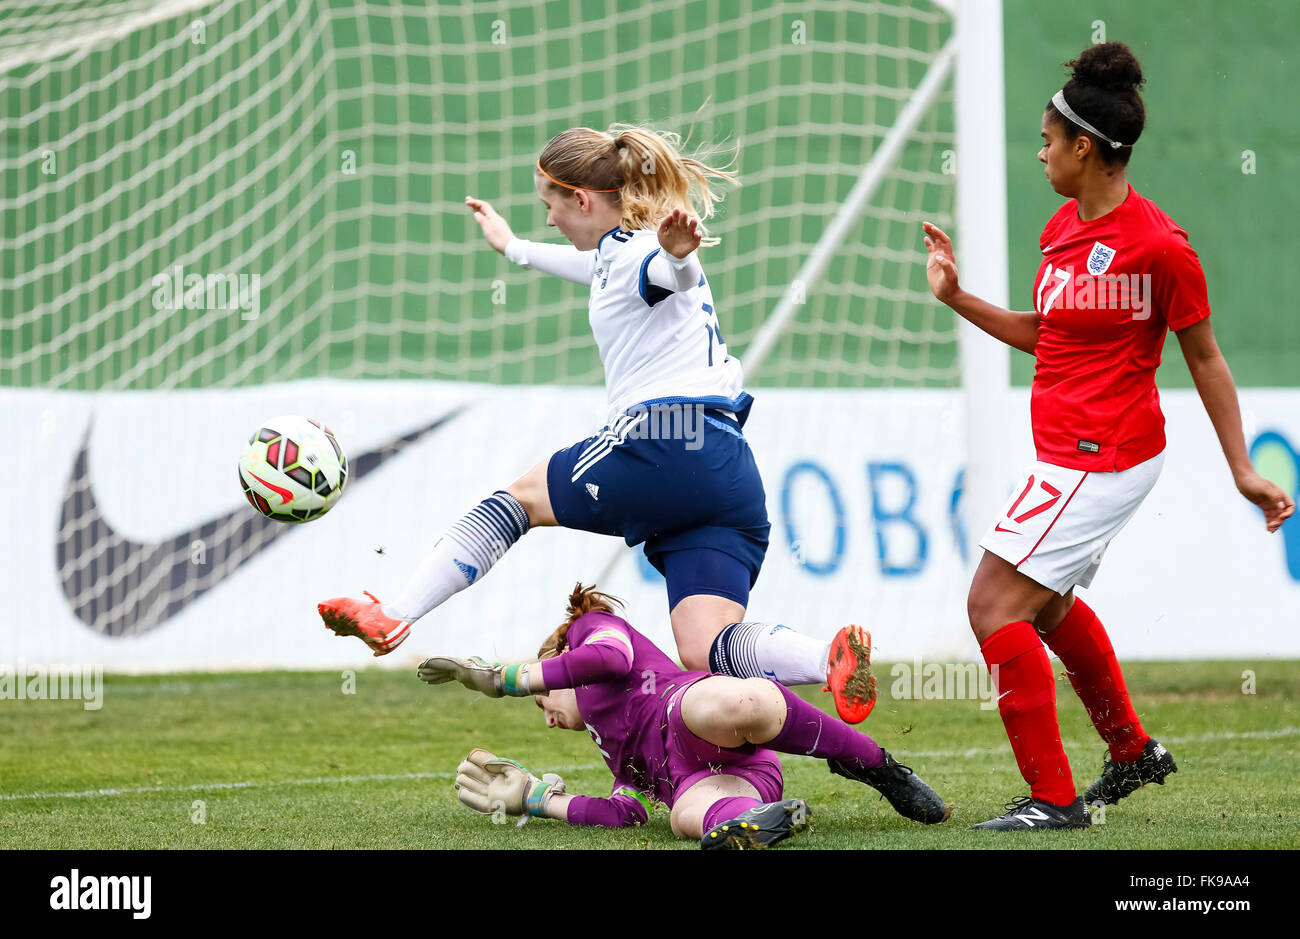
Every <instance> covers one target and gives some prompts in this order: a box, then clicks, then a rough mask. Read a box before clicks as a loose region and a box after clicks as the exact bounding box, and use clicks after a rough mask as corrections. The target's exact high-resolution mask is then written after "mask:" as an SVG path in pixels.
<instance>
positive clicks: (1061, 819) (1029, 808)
mask: <svg viewBox="0 0 1300 939" xmlns="http://www.w3.org/2000/svg"><path fill="white" fill-rule="evenodd" d="M1003 808H1005V809H1006V810H1007V812H1006V814H1005V815H999V816H998V817H997V818H990V819H989V820H988V821H987V822H980V823H979V824H978V825H972V826H971V827H970V830H971V831H1039V830H1046V829H1052V828H1054V829H1062V828H1089V827H1091V825H1092V816H1091V815H1089V814H1088V806H1087V805H1085V804H1084V802H1083V800H1082V799H1075V800H1074V801H1073V802H1071V803H1070V804H1069V805H1053V804H1052V803H1050V802H1043V801H1041V800H1039V799H1035V798H1032V797H1030V796H1021V797H1020V798H1019V799H1016V800H1014V801H1012V802H1008V803H1007V804H1006V805H1004V806H1003Z"/></svg>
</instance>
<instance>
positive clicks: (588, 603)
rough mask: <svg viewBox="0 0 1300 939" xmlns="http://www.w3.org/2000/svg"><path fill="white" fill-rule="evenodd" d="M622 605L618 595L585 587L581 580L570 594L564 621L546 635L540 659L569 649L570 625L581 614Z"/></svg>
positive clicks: (604, 611) (538, 654)
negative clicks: (614, 595)
mask: <svg viewBox="0 0 1300 939" xmlns="http://www.w3.org/2000/svg"><path fill="white" fill-rule="evenodd" d="M622 605H623V601H622V600H620V599H619V598H618V597H611V596H610V595H609V594H607V593H601V592H600V591H599V590H597V589H596V588H595V587H594V586H592V587H584V586H583V585H582V583H581V582H579V583H576V584H574V585H573V592H572V593H571V594H569V607H568V609H567V610H565V620H564V622H563V623H561V624H560V625H559V626H557V627H555V632H553V633H551V634H550V635H549V636H547V637H546V641H545V642H543V643H542V645H541V648H539V649H538V650H537V657H538V658H539V659H549V658H554V657H555V656H557V655H559V654H560V653H561V652H563V651H564V650H565V649H567V648H568V644H569V642H568V637H569V627H570V626H572V625H573V624H574V622H576V621H577V619H578V618H579V617H580V616H586V615H587V614H588V613H591V612H593V611H595V610H599V611H601V612H602V613H613V612H614V607H616V606H618V607H621V606H622Z"/></svg>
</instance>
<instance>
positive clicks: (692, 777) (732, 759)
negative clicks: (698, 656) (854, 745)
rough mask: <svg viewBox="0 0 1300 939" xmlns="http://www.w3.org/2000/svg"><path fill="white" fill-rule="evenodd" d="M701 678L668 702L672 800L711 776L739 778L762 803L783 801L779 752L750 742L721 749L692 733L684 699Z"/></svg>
mask: <svg viewBox="0 0 1300 939" xmlns="http://www.w3.org/2000/svg"><path fill="white" fill-rule="evenodd" d="M708 677H710V676H708V675H701V676H700V677H699V678H696V679H695V681H691V682H689V683H687V684H685V685H683V686H682V687H681V688H678V689H677V690H676V691H675V692H673V695H672V697H670V698H669V699H668V708H667V720H666V721H665V724H666V727H665V729H664V748H665V751H666V752H667V754H668V779H669V783H670V785H671V786H672V801H671V802H669V805H670V806H671V805H672V804H674V803H676V801H677V798H678V797H679V796H680V795H681V794H682V793H684V792H685V791H686V790H687V789H689V788H691V786H693V785H695V784H696V783H697V782H699V781H700V780H701V779H707V778H708V777H709V776H717V775H727V776H738V777H740V778H741V779H743V780H745V782H747V783H749V784H750V785H751V786H753V787H754V788H755V789H757V790H758V798H759V800H760V801H762V802H776V801H777V800H779V799H780V798H781V789H782V780H781V761H780V758H779V757H778V756H777V754H776V751H775V750H768V749H765V748H763V747H758V746H755V745H754V744H752V743H747V744H745V746H743V747H720V746H718V745H717V744H716V743H709V742H708V741H707V740H701V739H700V738H699V737H697V736H695V734H693V733H691V731H690V728H688V727H687V726H686V720H685V719H684V718H683V717H682V708H681V702H682V696H683V695H684V694H686V689H688V688H690V687H691V685H694V684H695V682H696V681H703V680H704V679H705V678H708Z"/></svg>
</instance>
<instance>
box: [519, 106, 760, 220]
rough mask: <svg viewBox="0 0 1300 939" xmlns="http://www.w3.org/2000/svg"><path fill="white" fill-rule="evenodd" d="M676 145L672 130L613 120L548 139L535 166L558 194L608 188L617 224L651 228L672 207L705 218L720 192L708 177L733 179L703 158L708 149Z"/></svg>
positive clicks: (725, 169)
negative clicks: (691, 151) (688, 151)
mask: <svg viewBox="0 0 1300 939" xmlns="http://www.w3.org/2000/svg"><path fill="white" fill-rule="evenodd" d="M681 147H682V142H681V137H679V136H678V135H677V134H675V133H672V132H671V131H656V130H653V129H651V128H647V127H638V126H635V125H632V124H615V125H613V126H612V127H610V132H609V133H603V132H601V131H598V130H592V129H591V128H589V127H573V128H570V129H569V130H566V131H564V132H562V133H560V134H557V135H556V136H555V137H553V138H552V139H551V141H550V143H548V144H547V145H546V148H545V149H544V150H543V151H542V155H541V157H540V158H539V159H538V161H537V166H538V169H540V170H541V171H542V175H544V176H545V177H546V178H547V179H548V180H549V181H550V182H549V183H548V185H550V186H551V188H552V189H553V190H555V191H556V192H557V193H559V194H563V195H569V194H571V193H572V191H573V190H575V189H585V190H587V191H588V192H611V195H609V196H608V198H610V199H612V200H613V201H614V202H615V204H617V205H618V206H619V208H620V210H621V218H620V220H619V227H621V228H623V229H624V230H625V231H641V230H643V229H653V228H655V227H656V226H657V225H658V223H659V220H660V219H661V218H663V217H664V216H665V215H667V214H668V213H669V212H671V211H672V210H673V209H682V210H684V211H686V212H690V213H692V214H694V215H696V216H698V217H699V218H700V220H701V221H703V220H704V219H707V218H710V217H711V216H712V215H713V213H714V209H715V207H716V206H717V204H718V203H720V202H721V201H722V193H720V192H716V191H714V189H713V188H712V187H710V185H709V181H710V180H717V181H721V182H726V183H732V184H735V183H737V182H738V179H737V177H736V175H735V174H734V173H732V172H730V170H729V169H728V168H727V167H715V166H711V165H709V163H707V162H705V161H706V160H708V159H710V158H711V154H705V153H696V154H695V155H694V156H684V155H683V154H682V152H681ZM729 165H730V164H728V166H729ZM703 243H704V244H706V245H715V244H717V243H718V239H716V238H706V239H705V240H704V242H703Z"/></svg>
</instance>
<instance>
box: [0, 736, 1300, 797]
mask: <svg viewBox="0 0 1300 939" xmlns="http://www.w3.org/2000/svg"><path fill="white" fill-rule="evenodd" d="M1298 735H1300V727H1279V728H1277V729H1276V730H1241V731H1212V732H1210V733H1205V734H1193V735H1192V736H1189V737H1166V738H1164V742H1166V743H1170V744H1183V743H1210V742H1212V741H1215V740H1273V739H1275V738H1277V737H1295V736H1298ZM1091 742H1092V743H1099V742H1100V741H1091ZM1063 745H1064V746H1067V747H1071V748H1079V747H1086V746H1088V745H1089V744H1088V743H1080V742H1079V741H1077V740H1067V741H1064V743H1063ZM1010 750H1011V747H1010V745H1008V744H1005V743H1004V744H1002V745H1000V746H996V747H967V748H966V749H964V750H901V749H899V750H895V751H894V752H895V753H897V754H899V755H905V756H909V757H915V756H923V757H933V758H945V757H947V758H954V757H955V758H959V759H970V758H972V757H977V756H1000V755H1002V754H1003V753H1008V752H1010ZM594 769H605V764H604V763H584V764H581V765H578V766H559V767H556V771H558V772H561V773H577V772H582V771H585V770H594ZM454 778H456V774H455V773H374V774H371V775H368V776H316V777H313V778H311V779H281V780H272V781H270V782H233V783H196V784H194V785H190V786H140V787H138V788H134V789H87V790H84V791H82V792H22V793H16V794H14V795H0V802H20V801H23V800H30V799H91V798H95V797H97V796H129V795H135V794H137V793H147V792H200V791H203V790H207V789H274V788H276V787H277V786H325V785H333V784H335V783H351V782H384V781H388V780H397V779H454Z"/></svg>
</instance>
